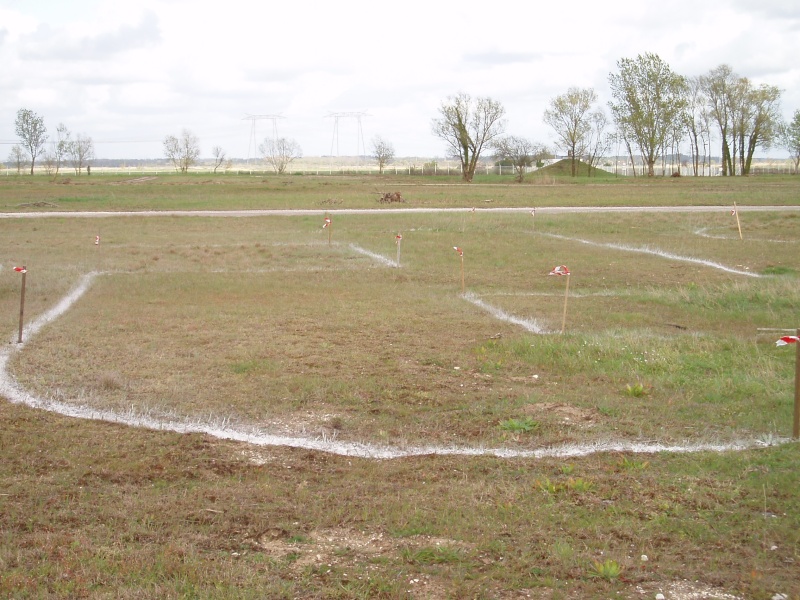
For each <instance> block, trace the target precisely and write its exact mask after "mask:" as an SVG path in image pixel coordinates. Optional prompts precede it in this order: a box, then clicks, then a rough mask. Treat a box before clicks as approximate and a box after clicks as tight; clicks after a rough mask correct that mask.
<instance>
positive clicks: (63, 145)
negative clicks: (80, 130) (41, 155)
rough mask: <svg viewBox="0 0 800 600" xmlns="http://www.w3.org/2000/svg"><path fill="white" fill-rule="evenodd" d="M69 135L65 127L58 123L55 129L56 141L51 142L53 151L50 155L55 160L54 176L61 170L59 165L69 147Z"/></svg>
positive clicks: (62, 162) (64, 158)
mask: <svg viewBox="0 0 800 600" xmlns="http://www.w3.org/2000/svg"><path fill="white" fill-rule="evenodd" d="M69 138H70V133H69V130H67V126H66V125H64V124H63V123H59V124H58V127H56V139H55V140H54V141H53V143H52V144H53V149H52V155H53V159H54V160H55V174H56V175H58V172H59V171H60V170H61V165H63V164H64V161H65V160H66V157H67V148H68V147H69V142H70V139H69Z"/></svg>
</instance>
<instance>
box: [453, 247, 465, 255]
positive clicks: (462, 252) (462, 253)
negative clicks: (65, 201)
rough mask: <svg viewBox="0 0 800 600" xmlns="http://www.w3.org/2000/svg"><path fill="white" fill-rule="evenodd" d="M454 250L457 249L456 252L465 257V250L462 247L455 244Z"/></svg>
mask: <svg viewBox="0 0 800 600" xmlns="http://www.w3.org/2000/svg"><path fill="white" fill-rule="evenodd" d="M453 250H455V251H456V252H458V255H459V256H461V257H463V256H464V251H463V250H462V249H461V248H459V247H458V246H453Z"/></svg>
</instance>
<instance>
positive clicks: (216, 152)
mask: <svg viewBox="0 0 800 600" xmlns="http://www.w3.org/2000/svg"><path fill="white" fill-rule="evenodd" d="M211 154H212V156H213V157H214V173H216V172H217V169H218V168H219V167H220V165H221V164H222V163H224V162H225V158H226V155H225V150H223V149H222V147H221V146H214V147H213V148H212V149H211Z"/></svg>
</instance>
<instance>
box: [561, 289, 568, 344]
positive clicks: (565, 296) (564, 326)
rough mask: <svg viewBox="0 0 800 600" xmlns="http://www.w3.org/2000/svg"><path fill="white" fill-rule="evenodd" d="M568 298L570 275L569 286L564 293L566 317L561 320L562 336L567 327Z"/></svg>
mask: <svg viewBox="0 0 800 600" xmlns="http://www.w3.org/2000/svg"><path fill="white" fill-rule="evenodd" d="M567 298H569V275H567V286H566V289H565V291H564V316H563V317H562V318H561V335H564V329H566V326H567Z"/></svg>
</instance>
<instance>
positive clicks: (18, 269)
mask: <svg viewBox="0 0 800 600" xmlns="http://www.w3.org/2000/svg"><path fill="white" fill-rule="evenodd" d="M14 270H15V271H16V272H17V273H27V272H28V269H27V267H14Z"/></svg>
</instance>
